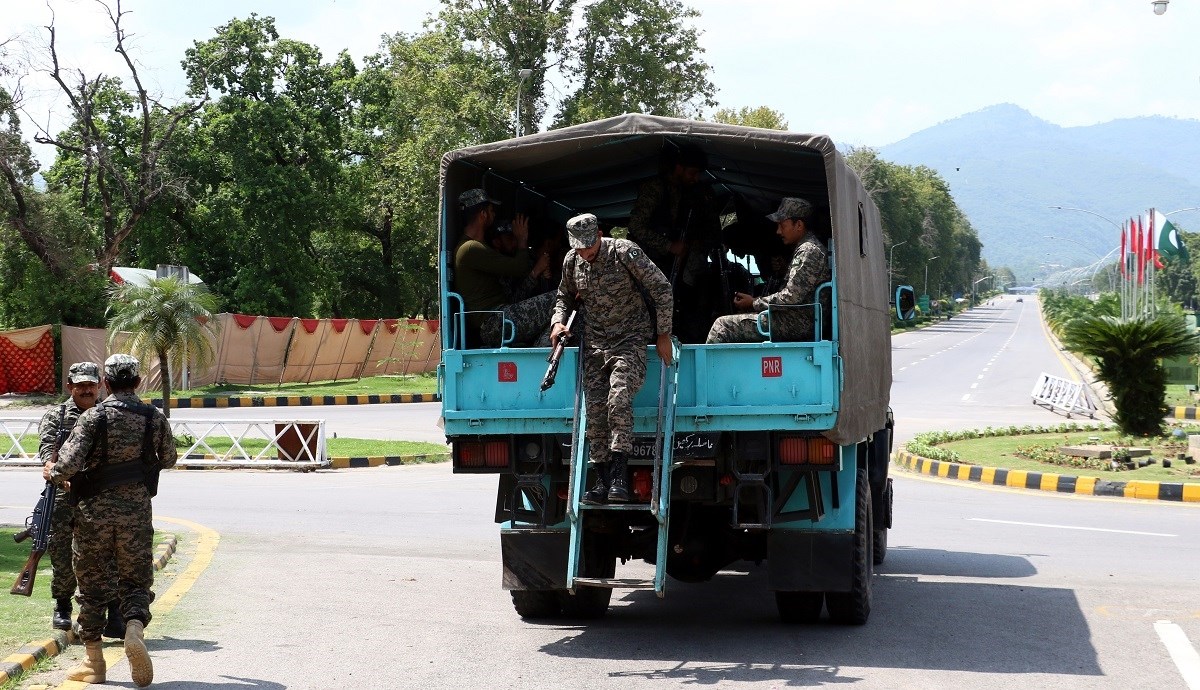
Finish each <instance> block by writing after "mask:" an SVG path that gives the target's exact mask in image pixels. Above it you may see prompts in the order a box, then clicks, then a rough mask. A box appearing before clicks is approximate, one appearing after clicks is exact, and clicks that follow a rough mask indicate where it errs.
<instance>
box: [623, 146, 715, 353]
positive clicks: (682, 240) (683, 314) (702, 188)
mask: <svg viewBox="0 0 1200 690" xmlns="http://www.w3.org/2000/svg"><path fill="white" fill-rule="evenodd" d="M707 165H708V159H707V157H706V156H705V155H704V151H702V150H701V149H700V148H699V147H697V146H694V145H692V144H684V145H682V146H680V147H679V148H678V149H668V150H667V151H666V152H665V155H664V156H663V162H662V172H661V174H659V175H658V176H657V177H655V178H654V179H651V180H648V181H646V182H644V183H643V184H642V186H641V187H640V188H639V189H638V196H637V201H635V202H634V205H633V209H632V210H631V211H630V215H629V239H631V240H633V241H634V242H637V244H638V246H639V247H641V248H642V250H643V251H644V252H646V254H647V255H649V257H650V260H651V261H653V262H654V264H655V265H656V266H658V267H659V269H660V270H662V272H663V273H664V274H665V275H667V276H670V278H671V281H672V285H671V287H672V288H674V290H675V295H674V296H675V306H676V308H677V309H678V310H679V318H678V319H676V322H675V328H676V329H677V330H678V331H679V335H680V338H682V339H683V340H684V342H698V341H699V339H700V338H703V337H704V333H705V332H706V331H705V328H706V327H707V326H708V324H709V323H710V322H709V320H708V319H707V318H705V317H707V316H709V310H708V308H707V306H706V305H704V304H702V303H701V300H700V295H699V293H700V292H701V288H702V287H704V285H705V283H706V281H707V280H708V278H710V277H711V274H710V268H709V265H708V257H709V255H710V254H711V253H712V252H713V250H714V249H717V248H718V247H719V246H720V244H721V222H720V218H719V217H718V214H717V210H716V208H715V201H714V200H713V198H712V189H711V188H710V187H709V186H708V185H707V184H705V183H704V181H703V179H702V178H703V175H704V170H705V167H706V166H707ZM676 267H678V269H677V268H676ZM725 299H727V298H725Z"/></svg>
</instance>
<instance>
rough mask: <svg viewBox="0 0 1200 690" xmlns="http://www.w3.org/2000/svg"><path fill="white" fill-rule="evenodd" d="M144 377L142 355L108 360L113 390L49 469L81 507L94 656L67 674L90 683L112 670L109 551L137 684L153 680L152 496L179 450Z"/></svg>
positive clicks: (80, 542)
mask: <svg viewBox="0 0 1200 690" xmlns="http://www.w3.org/2000/svg"><path fill="white" fill-rule="evenodd" d="M140 382H141V378H140V377H139V375H138V361H137V359H135V358H133V357H132V356H130V355H125V354H116V355H113V356H111V357H109V358H108V359H107V360H105V362H104V383H105V385H106V386H107V387H108V390H109V391H111V395H109V396H108V397H107V398H105V399H104V401H103V402H101V403H100V404H99V405H96V406H95V407H93V408H92V409H90V410H88V411H86V412H84V413H83V414H82V415H80V417H79V421H78V423H76V425H75V428H74V429H72V430H71V437H70V438H69V439H68V440H67V442H66V444H65V445H63V447H62V450H61V451H60V452H59V456H58V462H57V463H55V464H53V465H51V464H49V463H47V464H46V465H45V466H44V469H43V475H44V476H45V477H46V479H47V480H49V481H54V482H56V483H62V482H63V481H66V480H71V484H72V485H71V495H72V498H74V499H76V500H77V503H78V506H79V514H78V516H77V517H76V521H75V545H74V554H73V555H74V564H75V576H76V577H77V578H78V579H79V619H78V623H79V637H80V639H82V640H83V643H84V646H85V647H86V651H87V658H86V659H85V660H84V662H83V664H82V665H80V666H77V667H76V668H74V669H71V671H70V672H69V673H68V675H67V678H68V679H70V680H76V681H82V682H84V683H103V682H104V678H105V672H106V671H107V667H106V665H105V662H104V650H103V649H102V648H101V646H100V632H101V629H102V628H103V627H104V607H105V605H107V603H108V602H109V601H110V600H111V599H112V598H113V594H114V592H113V591H112V589H113V580H112V578H110V577H109V576H108V572H107V570H106V569H105V567H104V565H103V564H104V562H105V560H106V559H108V558H110V557H111V556H110V554H114V555H115V556H116V562H117V572H118V580H117V592H116V595H117V596H118V597H119V599H120V605H121V613H122V615H123V616H124V617H125V626H126V630H125V655H126V656H127V657H129V668H130V671H131V673H132V675H133V682H134V683H136V684H137V686H138V687H146V686H147V685H149V684H150V683H151V681H153V680H154V667H153V665H152V664H151V662H150V655H149V653H147V651H146V642H145V639H144V637H143V634H144V633H143V630H144V628H145V626H146V625H147V624H148V623H149V622H150V601H151V600H152V599H153V598H154V593H153V592H152V591H151V590H150V586H151V585H153V584H154V567H153V565H152V564H151V557H152V554H151V550H152V548H153V540H154V525H153V518H154V516H153V511H152V508H151V504H150V499H151V497H153V496H154V494H155V493H157V491H158V472H159V470H161V469H164V468H168V467H173V466H174V465H175V461H176V458H177V455H176V451H175V439H174V437H173V436H172V435H171V425H170V423H169V422H168V421H167V418H166V417H165V416H164V415H163V413H162V412H161V411H159V410H158V409H157V408H155V407H153V406H152V405H147V404H145V403H143V402H142V401H141V400H139V399H138V397H137V394H135V393H134V389H135V388H137V385H138V383H140Z"/></svg>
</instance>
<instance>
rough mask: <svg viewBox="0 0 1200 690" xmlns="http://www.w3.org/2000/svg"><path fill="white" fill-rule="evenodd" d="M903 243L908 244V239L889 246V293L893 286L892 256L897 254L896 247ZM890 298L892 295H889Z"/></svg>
mask: <svg viewBox="0 0 1200 690" xmlns="http://www.w3.org/2000/svg"><path fill="white" fill-rule="evenodd" d="M902 244H908V240H904V241H903V242H897V243H895V244H893V245H892V246H891V247H889V248H888V292H889V293H891V291H892V286H893V283H892V258H893V257H894V256H895V255H894V252H895V251H896V247H899V246H900V245H902ZM889 299H890V297H889Z"/></svg>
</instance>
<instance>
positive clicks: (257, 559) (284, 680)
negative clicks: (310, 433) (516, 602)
mask: <svg viewBox="0 0 1200 690" xmlns="http://www.w3.org/2000/svg"><path fill="white" fill-rule="evenodd" d="M893 354H894V368H895V372H896V383H895V386H894V393H893V403H894V407H895V409H896V414H897V419H898V425H899V426H900V427H901V433H900V434H898V435H899V436H902V437H907V436H911V434H912V433H915V431H916V430H920V429H927V428H959V427H966V426H970V427H979V426H987V425H989V424H991V425H998V424H1009V423H1026V422H1030V423H1054V422H1056V421H1061V419H1062V417H1060V416H1058V415H1055V414H1053V413H1049V412H1047V411H1045V410H1042V409H1041V408H1037V407H1035V406H1033V405H1032V404H1030V402H1029V397H1028V396H1029V390H1030V388H1031V387H1032V385H1033V381H1034V379H1035V378H1036V376H1037V374H1038V373H1040V372H1041V371H1046V372H1047V373H1057V374H1058V375H1064V376H1065V375H1067V373H1068V372H1067V369H1066V368H1065V367H1066V365H1065V364H1064V363H1063V361H1062V360H1061V359H1060V358H1059V356H1058V355H1057V354H1056V353H1055V352H1054V350H1053V348H1052V347H1051V346H1050V344H1049V343H1048V342H1047V340H1046V336H1045V333H1044V331H1043V329H1042V325H1041V322H1040V319H1039V318H1038V313H1037V304H1036V302H1034V301H1032V300H1029V299H1026V300H1025V301H1024V302H1020V303H1018V302H1015V301H1014V300H1013V299H1012V298H1007V299H1004V300H1002V301H1001V302H1000V303H999V304H998V305H996V306H994V307H991V308H989V307H981V308H978V309H976V310H973V311H972V312H971V313H969V314H967V315H963V316H959V317H955V318H954V319H953V320H952V321H950V322H947V323H945V324H941V325H939V326H937V327H934V328H931V329H926V330H923V331H920V332H916V333H910V334H904V335H901V336H898V337H897V338H896V339H895V341H894V353H893ZM973 384H977V385H974V387H972V385H973ZM343 409H349V410H350V411H351V417H353V415H356V414H360V413H361V412H362V411H363V410H362V408H343ZM380 409H383V408H380ZM405 410H407V411H408V413H411V414H414V415H420V414H427V415H428V416H427V418H426V421H425V424H428V425H432V424H433V422H434V419H435V417H436V408H434V409H433V410H430V409H429V408H420V407H418V406H412V407H406V408H405ZM321 411H322V413H325V412H327V411H332V410H331V409H330V408H326V409H323V410H321ZM338 412H339V413H340V412H341V411H340V410H339V411H338ZM330 418H331V419H332V418H333V417H332V416H331V417H330ZM342 423H345V424H347V425H349V426H350V428H351V429H356V427H355V426H354V425H355V420H354V419H353V418H346V419H345V420H342V421H339V422H338V424H342ZM363 424H364V426H365V427H371V428H372V429H374V430H375V431H377V432H378V433H381V434H382V433H384V432H385V430H386V429H387V427H388V424H387V423H386V422H385V421H379V420H368V419H364V420H363ZM347 433H352V432H350V431H348V432H347ZM353 433H355V434H356V435H365V434H359V432H358V431H357V430H355V431H353ZM0 477H3V478H2V479H0V522H14V521H16V520H18V519H19V518H20V517H22V515H23V512H24V510H27V506H26V505H25V504H26V503H27V502H28V501H29V500H30V498H31V497H32V496H35V495H36V493H37V490H38V483H39V480H38V478H37V476H36V474H35V473H33V472H31V471H27V470H9V471H5V472H2V473H0ZM495 486H496V480H495V479H494V478H489V477H487V476H480V475H474V476H454V475H452V474H451V473H450V471H449V467H448V466H446V465H425V466H411V467H381V468H374V469H369V470H352V471H338V472H318V473H315V474H296V473H281V472H265V471H263V472H253V471H249V472H247V471H240V472H177V473H170V474H168V475H166V476H165V477H164V478H163V481H162V487H161V492H160V496H159V498H158V499H156V503H155V508H156V512H157V514H158V515H160V516H170V517H177V518H185V519H188V520H193V521H195V522H198V523H201V524H203V525H206V526H208V527H210V528H212V529H215V530H217V531H218V532H220V533H221V535H222V539H221V543H220V547H219V550H218V551H217V554H216V557H215V558H214V560H213V563H212V565H211V567H210V568H209V569H208V570H207V571H206V572H205V573H204V575H203V576H202V577H201V578H200V579H199V580H198V581H197V582H196V584H195V586H194V587H193V589H192V590H191V591H190V592H189V593H188V594H187V596H186V597H184V599H183V600H182V601H181V602H180V603H179V605H178V606H177V608H176V609H175V610H174V611H173V612H172V613H171V614H170V615H168V616H164V617H163V619H162V620H160V621H155V623H154V624H153V625H152V626H151V627H150V629H149V632H150V634H151V637H152V638H154V639H152V641H151V643H150V648H151V651H152V654H153V655H154V658H155V663H156V669H157V677H156V681H158V683H160V684H161V686H162V687H169V688H172V689H179V690H192V689H206V690H210V689H213V688H230V689H232V688H464V687H471V688H473V687H500V688H530V687H535V688H540V687H556V688H596V687H612V688H627V687H633V688H662V687H674V686H677V685H684V684H692V685H716V686H721V687H735V688H743V687H744V688H779V687H804V686H817V685H853V686H856V687H860V688H898V687H919V688H961V687H976V688H1012V689H1019V690H1026V689H1027V688H1031V687H1034V688H1046V687H1062V688H1134V687H1136V688H1143V687H1145V688H1150V687H1153V688H1186V687H1188V686H1187V685H1186V684H1185V681H1184V677H1183V675H1182V674H1181V671H1180V666H1179V665H1178V664H1177V663H1176V661H1174V660H1173V658H1172V654H1173V653H1174V654H1175V655H1177V656H1178V657H1179V658H1180V660H1181V661H1180V664H1182V665H1183V667H1184V668H1185V669H1186V668H1187V663H1188V654H1189V653H1190V654H1191V655H1195V653H1196V652H1195V650H1196V646H1195V642H1196V641H1200V603H1198V602H1200V585H1198V584H1197V582H1196V578H1195V573H1194V571H1195V569H1196V564H1198V563H1200V511H1198V510H1197V509H1195V508H1194V507H1192V506H1184V505H1173V504H1165V503H1154V502H1135V501H1126V500H1116V499H1089V498H1075V497H1066V496H1059V495H1055V494H1047V493H1041V492H1026V491H1013V490H1005V489H998V488H990V487H980V486H976V485H971V484H966V483H951V482H945V481H938V480H932V479H928V478H923V477H916V476H914V475H903V474H902V475H899V476H897V478H896V514H895V525H896V526H895V529H894V530H893V531H892V534H891V537H890V543H891V550H890V552H889V556H888V559H887V561H886V562H885V563H884V564H883V565H882V566H880V568H879V569H878V571H877V576H876V578H875V583H874V587H875V589H874V608H873V613H872V616H871V620H870V622H869V623H868V624H867V625H865V626H863V627H857V628H841V627H833V626H829V625H817V626H808V627H788V626H784V625H781V624H779V623H778V622H777V621H776V614H775V606H774V601H773V598H772V597H771V595H770V593H769V592H767V591H766V588H765V576H764V568H762V567H759V566H755V565H754V564H743V565H742V566H741V567H739V568H738V569H737V570H735V571H731V572H727V573H722V574H721V575H719V576H718V577H717V578H716V579H715V580H714V581H713V582H710V583H706V584H699V585H687V584H680V583H675V582H671V583H670V584H669V586H668V595H667V597H666V598H665V599H664V600H661V601H659V600H657V599H655V598H654V596H653V595H647V594H645V593H634V594H626V595H616V596H614V605H613V607H612V610H611V611H610V614H609V616H608V618H606V619H605V620H603V621H600V622H597V623H593V624H589V625H576V624H570V625H567V624H541V625H539V624H531V623H524V622H522V621H521V620H520V619H519V618H517V617H516V615H515V614H514V613H513V611H512V608H511V604H510V602H509V598H508V595H507V594H506V593H505V592H503V591H501V590H500V587H499V582H500V563H499V542H498V539H497V536H496V528H495V526H494V525H493V524H492V512H493V503H494V495H495ZM48 611H49V609H47V612H48ZM1181 635H1185V636H1186V637H1187V638H1190V641H1188V640H1186V639H1184V640H1181V639H1180V636H1181ZM45 678H48V679H49V680H51V681H56V680H58V678H61V672H60V673H59V674H58V675H57V676H55V675H54V674H46V676H45ZM110 679H111V680H112V683H113V685H112V687H121V686H122V685H123V684H124V686H125V687H128V670H127V668H125V667H124V666H123V665H122V666H120V667H117V668H116V669H114V670H113V671H112V672H111V674H110ZM1193 687H1196V686H1193Z"/></svg>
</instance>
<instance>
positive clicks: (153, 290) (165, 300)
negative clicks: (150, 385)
mask: <svg viewBox="0 0 1200 690" xmlns="http://www.w3.org/2000/svg"><path fill="white" fill-rule="evenodd" d="M109 297H110V298H111V302H110V303H109V306H108V313H109V319H108V329H109V333H110V335H109V342H110V344H111V342H112V340H113V339H114V338H115V337H116V335H117V334H118V333H120V332H128V333H130V334H131V339H130V341H129V346H130V349H132V350H133V351H134V353H136V354H137V356H138V357H139V358H140V359H141V360H142V361H146V360H147V359H148V358H149V356H151V355H153V356H154V357H157V358H158V365H159V370H160V373H161V374H162V397H163V412H164V413H165V414H166V415H167V416H168V417H170V416H171V371H172V369H173V367H172V365H174V366H175V367H181V366H183V365H184V356H185V353H186V356H187V358H188V359H190V360H192V361H194V362H195V363H196V365H197V366H199V367H204V366H207V365H208V364H209V363H210V362H212V359H213V347H212V341H211V340H210V339H209V338H208V337H207V334H210V333H211V334H213V335H215V334H216V332H217V321H216V319H215V318H213V313H214V312H215V311H216V310H217V298H216V295H213V294H212V293H211V292H209V291H208V290H205V289H204V288H198V287H196V286H195V285H192V284H190V283H185V282H183V281H181V280H179V279H178V278H173V277H172V278H157V279H154V280H151V281H150V282H149V283H147V284H146V285H137V284H134V283H121V284H119V285H114V286H113V287H112V289H111V290H110V291H109Z"/></svg>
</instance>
